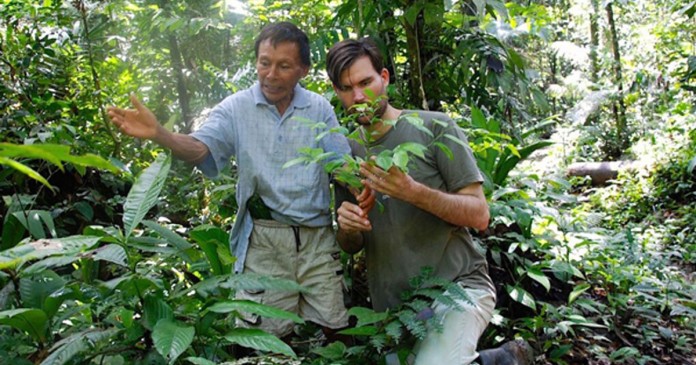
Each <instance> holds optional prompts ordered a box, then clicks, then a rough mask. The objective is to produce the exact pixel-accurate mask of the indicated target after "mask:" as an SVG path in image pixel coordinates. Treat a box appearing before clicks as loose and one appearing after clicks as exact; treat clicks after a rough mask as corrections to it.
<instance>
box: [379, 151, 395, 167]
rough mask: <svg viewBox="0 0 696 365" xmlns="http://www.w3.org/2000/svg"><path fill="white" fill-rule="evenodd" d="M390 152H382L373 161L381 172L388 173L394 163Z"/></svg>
mask: <svg viewBox="0 0 696 365" xmlns="http://www.w3.org/2000/svg"><path fill="white" fill-rule="evenodd" d="M391 155H392V152H391V151H389V150H386V151H382V152H380V153H379V155H377V158H376V159H375V163H376V164H377V166H379V167H380V168H381V169H382V170H384V171H388V170H389V169H390V168H391V167H392V166H394V161H393V160H392V156H391Z"/></svg>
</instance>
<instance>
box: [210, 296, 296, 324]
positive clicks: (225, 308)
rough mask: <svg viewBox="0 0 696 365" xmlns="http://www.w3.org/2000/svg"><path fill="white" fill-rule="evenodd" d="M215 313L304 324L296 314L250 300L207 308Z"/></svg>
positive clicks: (231, 301) (227, 302) (219, 303)
mask: <svg viewBox="0 0 696 365" xmlns="http://www.w3.org/2000/svg"><path fill="white" fill-rule="evenodd" d="M208 310H209V311H211V312H215V313H229V312H233V311H237V312H247V313H252V314H258V315H260V316H264V317H269V318H278V319H288V320H291V321H293V322H295V323H300V324H302V323H304V320H303V319H302V318H300V317H298V316H297V314H295V313H292V312H288V311H285V310H282V309H278V308H274V307H271V306H268V305H265V304H260V303H256V302H252V301H250V300H230V301H225V302H218V303H215V304H213V305H212V306H210V307H209V308H208Z"/></svg>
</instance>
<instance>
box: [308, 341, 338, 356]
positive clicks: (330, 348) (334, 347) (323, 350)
mask: <svg viewBox="0 0 696 365" xmlns="http://www.w3.org/2000/svg"><path fill="white" fill-rule="evenodd" d="M312 352H313V353H315V354H317V355H319V356H321V357H323V358H325V359H329V360H341V359H343V358H345V353H346V345H345V344H343V342H341V341H336V342H332V343H330V344H328V345H326V346H324V347H318V348H314V349H312Z"/></svg>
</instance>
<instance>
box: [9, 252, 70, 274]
mask: <svg viewBox="0 0 696 365" xmlns="http://www.w3.org/2000/svg"><path fill="white" fill-rule="evenodd" d="M79 259H80V258H79V257H78V256H77V255H75V256H54V257H48V258H45V259H43V260H39V261H37V262H35V263H33V264H31V265H29V266H28V267H26V268H23V269H22V275H33V274H36V273H38V272H41V271H44V270H47V269H52V268H55V267H60V266H65V265H69V264H71V263H73V262H75V261H77V260H79Z"/></svg>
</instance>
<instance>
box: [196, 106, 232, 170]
mask: <svg viewBox="0 0 696 365" xmlns="http://www.w3.org/2000/svg"><path fill="white" fill-rule="evenodd" d="M231 104H232V102H231V100H230V99H227V100H224V101H223V102H222V103H220V104H218V105H217V106H216V107H215V108H214V109H213V110H212V111H211V112H210V115H209V116H208V120H206V122H205V123H203V125H202V126H201V128H200V129H198V130H197V131H195V132H193V133H191V137H193V138H195V139H197V140H199V141H201V142H202V143H203V144H205V145H206V146H207V147H208V150H209V151H210V154H209V155H208V157H207V158H206V159H205V160H204V161H203V162H201V163H199V164H198V165H197V166H196V167H197V168H198V169H199V170H201V172H203V174H205V175H206V176H208V177H215V176H217V175H218V173H220V171H221V170H222V169H223V168H224V167H225V166H226V165H227V164H228V163H229V160H230V157H232V156H234V155H235V154H236V145H237V143H236V141H237V133H236V130H235V122H234V115H233V112H232V107H231Z"/></svg>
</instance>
